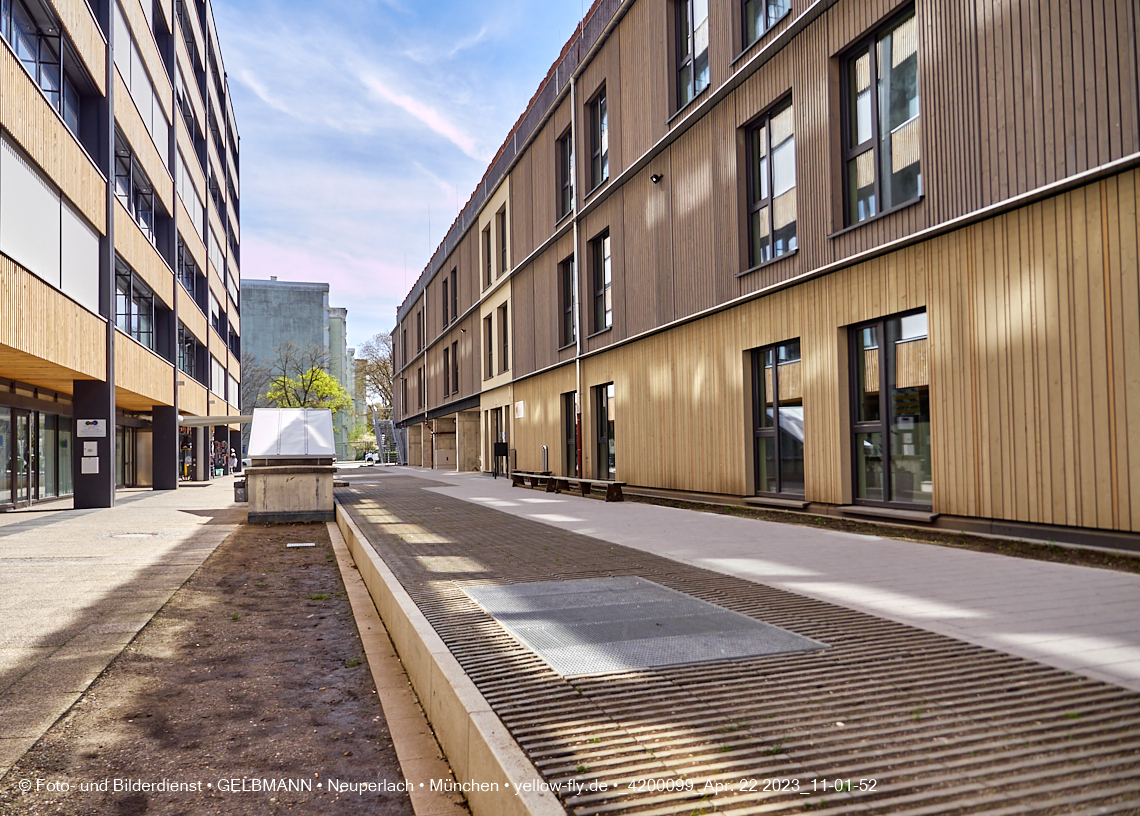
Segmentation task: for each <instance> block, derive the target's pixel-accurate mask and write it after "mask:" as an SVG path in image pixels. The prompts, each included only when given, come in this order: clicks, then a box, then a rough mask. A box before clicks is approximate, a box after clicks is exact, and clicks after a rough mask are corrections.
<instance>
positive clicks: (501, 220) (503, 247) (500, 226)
mask: <svg viewBox="0 0 1140 816" xmlns="http://www.w3.org/2000/svg"><path fill="white" fill-rule="evenodd" d="M495 227H496V228H497V231H498V233H499V274H500V275H502V274H503V273H504V272H506V271H507V270H508V269H510V268H511V266H510V263H509V262H508V261H507V208H506V207H504V208H503V209H501V210H499V211H498V212H497V213H496V214H495Z"/></svg>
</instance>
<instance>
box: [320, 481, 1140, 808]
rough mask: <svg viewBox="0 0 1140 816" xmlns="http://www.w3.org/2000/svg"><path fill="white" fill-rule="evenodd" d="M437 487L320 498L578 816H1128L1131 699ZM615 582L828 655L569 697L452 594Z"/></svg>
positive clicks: (602, 684) (571, 685) (757, 661)
mask: <svg viewBox="0 0 1140 816" xmlns="http://www.w3.org/2000/svg"><path fill="white" fill-rule="evenodd" d="M433 484H436V483H433V482H431V481H426V480H424V479H420V478H412V477H407V476H401V475H397V474H392V473H381V472H377V473H374V474H373V475H372V478H371V480H368V479H360V480H355V481H354V483H353V484H352V485H351V486H350V487H347V488H342V489H340V490H338V491H337V498H338V500H339V501H340V502H341V503H342V504H344V505H345V507H346V509H348V510H349V512H350V513H351V514H352V517H353V518H354V520H355V521H356V522H357V524H358V525H359V526H360V527H361V529H362V530H363V532H364V533H365V535H366V536H367V537H368V539H369V540H370V541H371V543H372V544H373V546H374V547H375V549H376V551H377V552H378V553H379V554H380V556H381V557H382V558H383V559H384V560H385V562H386V563H387V564H388V566H389V567H390V568H391V569H392V571H393V572H394V573H395V574H396V576H397V577H398V578H399V580H400V581H401V582H402V583H403V585H404V587H405V588H406V589H407V591H408V593H409V594H410V595H411V597H412V598H413V599H414V600H415V601H416V603H417V604H419V606H420V609H421V610H422V611H423V613H424V614H425V615H426V616H427V618H428V620H429V621H431V623H432V625H433V626H434V627H435V629H436V631H437V632H439V634H440V636H441V637H442V638H443V640H444V641H445V642H446V643H447V644H448V647H449V648H450V649H451V650H452V652H453V653H454V654H455V655H456V657H457V659H458V660H459V662H460V663H461V665H462V666H463V667H464V669H465V671H467V673H468V674H469V675H470V677H471V678H472V680H473V681H474V682H475V683H476V685H477V686H478V687H479V689H480V690H481V691H482V693H483V694H484V696H485V697H486V698H487V699H488V701H489V702H490V703H491V704H492V706H494V708H495V710H496V712H497V713H498V715H499V717H500V718H502V720H503V722H504V723H505V724H506V725H507V726H508V728H509V729H510V730H511V733H512V735H513V736H514V737H515V739H516V740H517V741H518V742H519V744H520V745H521V746H522V747H523V749H524V750H525V751H526V752H527V753H528V754H529V756H530V758H531V760H532V761H533V762H534V764H535V766H536V767H537V768H538V769H539V771H540V772H541V773H542V774H543V776H544V777H545V779H546V781H547V782H548V783H550V784H551V785H552V786H555V787H556V788H557V791H556V792H557V793H558V794H559V795H560V797H561V799H562V800H563V803H564V804H565V806H566V808H567V810H568V811H569V812H571V813H573V814H575V815H576V816H590V815H591V814H623V813H638V814H654V815H656V814H661V815H662V816H664V815H665V814H698V813H712V812H718V813H719V812H723V813H733V814H753V813H797V812H810V813H813V814H820V813H824V814H839V813H860V814H912V816H921V815H923V814H966V813H989V814H1007V813H1008V814H1013V813H1018V814H1023V813H1041V814H1060V813H1090V814H1091V813H1140V695H1138V694H1136V693H1134V692H1131V691H1128V690H1125V689H1123V688H1120V687H1117V686H1113V685H1110V684H1107V683H1101V682H1098V681H1095V680H1090V679H1087V678H1084V677H1080V676H1077V675H1074V674H1071V673H1068V672H1064V671H1061V670H1059V669H1054V668H1051V667H1048V666H1044V665H1042V664H1039V663H1035V662H1033V661H1030V660H1026V659H1023V658H1018V657H1013V656H1010V655H1006V654H1003V653H1001V652H997V651H993V650H990V649H985V648H982V647H980V646H975V645H972V644H968V643H964V642H961V641H958V640H954V639H953V638H949V637H946V636H943V635H939V634H934V633H931V632H927V631H924V630H921V629H917V628H914V627H909V626H905V625H903V624H899V623H895V622H892V621H887V620H884V619H881V618H876V617H874V616H871V615H867V614H864V613H861V612H856V611H853V610H849V609H846V608H844V607H841V606H836V605H833V604H829V603H825V602H823V601H818V600H814V599H809V598H805V597H803V596H799V595H796V594H793V593H790V592H787V591H783V590H778V589H774V588H771V587H767V586H764V585H763V584H758V583H752V582H749V581H745V580H741V579H736V578H732V577H728V576H724V575H721V574H718V573H713V572H709V571H706V570H701V569H697V568H694V567H690V566H687V565H684V564H680V563H677V562H674V561H670V560H668V559H664V558H661V557H658V556H654V555H651V554H647V553H643V552H639V551H635V550H631V549H627V548H625V547H620V546H616V545H613V544H609V543H607V542H603V541H599V540H597V539H593V538H590V537H587V536H583V535H579V534H575V533H571V532H567V531H562V530H557V529H554V528H551V527H549V526H547V525H543V524H540V523H537V522H533V521H529V520H527V519H522V518H517V517H513V516H509V515H507V514H504V513H500V512H498V511H496V510H493V509H490V508H487V507H480V506H476V505H472V504H470V503H467V502H463V501H460V500H458V499H453V498H450V497H447V496H442V495H440V494H438V493H433V492H430V491H429V490H426V489H425V488H430V487H432V486H433ZM438 484H439V485H440V486H442V485H443V483H442V482H441V483H438ZM583 501H588V500H586V499H583ZM615 575H639V576H643V577H645V578H648V579H650V580H653V581H656V582H658V583H660V584H663V585H665V586H668V587H671V588H673V589H676V590H678V591H680V592H685V593H688V594H690V595H693V596H694V597H697V598H701V599H702V600H706V601H709V602H712V603H716V604H719V605H721V606H724V607H726V608H728V609H732V610H734V611H737V612H741V613H743V614H746V615H751V616H753V617H755V618H757V619H758V620H762V621H764V622H766V623H770V624H774V625H776V626H781V627H783V628H785V629H788V630H790V631H792V632H795V633H797V634H800V635H803V636H804V637H808V638H812V639H815V640H819V641H822V642H824V643H827V644H828V645H829V648H828V649H826V650H824V651H821V652H813V653H805V654H795V655H777V656H768V657H761V658H751V659H746V660H736V661H718V662H712V663H701V664H691V665H686V666H672V667H664V668H658V669H643V670H637V671H629V672H622V673H615V674H605V675H594V676H589V677H577V678H570V679H567V678H563V677H561V676H559V675H557V674H555V673H554V672H553V671H552V670H551V669H550V668H549V667H548V666H547V665H546V664H545V663H544V662H542V661H541V660H540V659H539V658H538V657H537V656H536V655H534V653H533V652H531V651H530V650H528V649H526V648H525V647H523V646H522V645H521V644H520V643H519V642H518V641H517V640H515V639H514V638H513V637H511V636H510V635H509V634H507V633H506V631H505V630H504V629H503V628H502V627H501V626H500V625H499V624H498V623H497V622H496V621H495V620H494V619H493V618H491V616H490V615H488V614H487V613H485V612H484V611H483V610H482V609H481V608H480V607H479V606H477V605H476V604H475V603H474V602H473V601H471V600H470V599H469V598H468V597H467V596H466V595H465V594H464V593H463V591H462V590H461V587H462V586H464V585H469V584H475V583H518V582H525V581H539V580H566V579H571V578H595V577H605V576H615Z"/></svg>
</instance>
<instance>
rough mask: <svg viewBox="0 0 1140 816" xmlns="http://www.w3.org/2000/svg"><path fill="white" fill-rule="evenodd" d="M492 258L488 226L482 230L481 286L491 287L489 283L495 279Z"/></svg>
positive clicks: (489, 228)
mask: <svg viewBox="0 0 1140 816" xmlns="http://www.w3.org/2000/svg"><path fill="white" fill-rule="evenodd" d="M493 257H494V255H493V252H492V250H491V227H490V226H488V227H487V228H486V229H485V230H483V286H484V287H487V286H490V285H491V281H493V280H494V279H495V274H494V270H493V262H492V260H491V259H492V258H493Z"/></svg>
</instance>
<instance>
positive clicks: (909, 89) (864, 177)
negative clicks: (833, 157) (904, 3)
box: [844, 10, 922, 224]
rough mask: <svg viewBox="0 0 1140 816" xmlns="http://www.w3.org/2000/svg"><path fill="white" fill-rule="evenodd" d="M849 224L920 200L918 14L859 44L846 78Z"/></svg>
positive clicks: (906, 17) (893, 24) (845, 165)
mask: <svg viewBox="0 0 1140 816" xmlns="http://www.w3.org/2000/svg"><path fill="white" fill-rule="evenodd" d="M844 83H845V90H844V94H845V97H846V101H845V106H844V107H845V111H846V114H845V123H844V126H845V130H846V137H845V150H844V173H845V176H846V178H845V185H846V211H847V222H848V223H849V224H856V223H858V222H860V221H863V220H865V219H867V218H870V217H871V216H873V215H876V214H878V213H880V212H886V211H887V210H891V209H893V208H895V207H898V206H900V205H902V204H905V203H907V202H908V201H913V200H914V199H916V198H918V197H919V196H921V195H922V172H921V164H920V162H919V129H918V123H919V104H918V26H917V23H916V21H915V16H914V11H913V10H912V11H910V12H909V13H908V14H907V15H906V16H905V17H904V18H902V19H900V20H896V21H895V22H893V23H891V24H890V25H889V26H887V27H886V28H885V29H884V30H883V31H881V32H880V33H878V34H876V35H875V36H873V37H870V38H869V39H867V40H865V41H864V42H862V43H861V44H859V45H858V46H857V47H856V48H855V49H854V51H853V52H852V54H851V55H850V56H849V57H848V59H847V63H846V69H845V74H844Z"/></svg>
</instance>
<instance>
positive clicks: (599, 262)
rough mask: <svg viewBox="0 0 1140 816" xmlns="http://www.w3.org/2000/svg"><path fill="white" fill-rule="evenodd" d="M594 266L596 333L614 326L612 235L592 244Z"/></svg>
mask: <svg viewBox="0 0 1140 816" xmlns="http://www.w3.org/2000/svg"><path fill="white" fill-rule="evenodd" d="M591 249H592V252H591V254H592V255H593V264H594V331H595V332H600V331H603V330H605V329H608V328H610V327H611V326H612V325H613V324H614V311H613V310H614V303H613V270H612V268H611V259H610V234H609V233H608V232H607V233H605V234H604V235H602V236H601V237H600V238H595V239H594V241H593V242H592V243H591Z"/></svg>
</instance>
